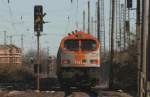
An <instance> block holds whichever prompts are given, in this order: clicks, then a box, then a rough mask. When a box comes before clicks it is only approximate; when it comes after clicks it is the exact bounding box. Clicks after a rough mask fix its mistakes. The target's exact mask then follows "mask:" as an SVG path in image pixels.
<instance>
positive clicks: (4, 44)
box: [4, 31, 7, 45]
mask: <svg viewBox="0 0 150 97" xmlns="http://www.w3.org/2000/svg"><path fill="white" fill-rule="evenodd" d="M6 44H7V43H6V31H4V45H6Z"/></svg>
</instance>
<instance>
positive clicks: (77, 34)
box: [63, 31, 96, 40]
mask: <svg viewBox="0 0 150 97" xmlns="http://www.w3.org/2000/svg"><path fill="white" fill-rule="evenodd" d="M66 39H96V38H95V37H94V36H92V35H91V34H88V33H85V32H81V31H79V32H73V33H72V34H68V36H66V37H64V39H63V40H66Z"/></svg>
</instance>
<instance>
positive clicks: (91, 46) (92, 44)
mask: <svg viewBox="0 0 150 97" xmlns="http://www.w3.org/2000/svg"><path fill="white" fill-rule="evenodd" d="M81 49H82V50H83V51H93V50H96V41H94V40H82V41H81Z"/></svg>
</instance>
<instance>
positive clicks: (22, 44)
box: [21, 34, 24, 51]
mask: <svg viewBox="0 0 150 97" xmlns="http://www.w3.org/2000/svg"><path fill="white" fill-rule="evenodd" d="M23 37H24V36H23V34H21V49H22V51H23V49H24V48H23Z"/></svg>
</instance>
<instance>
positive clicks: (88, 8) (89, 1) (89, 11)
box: [88, 1, 90, 34]
mask: <svg viewBox="0 0 150 97" xmlns="http://www.w3.org/2000/svg"><path fill="white" fill-rule="evenodd" d="M88 34H90V1H88Z"/></svg>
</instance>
